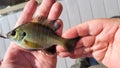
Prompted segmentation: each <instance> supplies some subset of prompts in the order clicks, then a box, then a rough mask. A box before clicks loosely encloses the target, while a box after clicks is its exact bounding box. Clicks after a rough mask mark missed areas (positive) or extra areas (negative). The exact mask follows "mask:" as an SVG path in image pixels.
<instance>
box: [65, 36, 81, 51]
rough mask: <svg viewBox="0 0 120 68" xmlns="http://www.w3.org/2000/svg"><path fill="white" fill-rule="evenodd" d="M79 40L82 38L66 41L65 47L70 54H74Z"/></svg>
mask: <svg viewBox="0 0 120 68" xmlns="http://www.w3.org/2000/svg"><path fill="white" fill-rule="evenodd" d="M79 39H80V37H77V38H73V39H67V40H66V42H65V46H64V47H65V48H66V49H67V51H68V52H70V53H73V52H74V49H75V47H76V44H77V42H78V40H79Z"/></svg>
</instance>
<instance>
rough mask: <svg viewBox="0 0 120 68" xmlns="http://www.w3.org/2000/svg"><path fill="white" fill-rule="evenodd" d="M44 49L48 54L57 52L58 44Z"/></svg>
mask: <svg viewBox="0 0 120 68" xmlns="http://www.w3.org/2000/svg"><path fill="white" fill-rule="evenodd" d="M43 51H44V52H45V53H47V54H48V55H53V54H55V53H56V45H53V46H51V47H49V48H46V49H43Z"/></svg>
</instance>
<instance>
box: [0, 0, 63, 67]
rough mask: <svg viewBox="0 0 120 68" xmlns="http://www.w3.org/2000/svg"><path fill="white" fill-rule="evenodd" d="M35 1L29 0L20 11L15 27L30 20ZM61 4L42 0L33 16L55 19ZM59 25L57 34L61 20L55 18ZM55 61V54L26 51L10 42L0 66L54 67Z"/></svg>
mask: <svg viewBox="0 0 120 68" xmlns="http://www.w3.org/2000/svg"><path fill="white" fill-rule="evenodd" d="M31 5H32V6H31ZM36 7H37V3H36V2H35V0H30V1H29V2H28V3H27V4H26V6H25V8H24V10H23V12H22V13H21V15H20V17H19V19H18V21H17V24H16V27H17V26H19V25H21V24H23V23H26V22H28V21H30V20H31V19H32V16H33V14H34V13H35V10H36ZM61 11H62V6H61V4H60V3H57V2H55V1H54V0H43V2H42V4H41V5H40V6H39V8H38V10H36V13H35V16H34V18H35V17H36V16H44V17H46V18H48V19H49V20H56V19H58V17H59V16H60V14H61ZM56 23H58V24H60V25H61V27H60V28H59V29H58V30H57V31H56V33H57V34H58V35H61V32H62V21H61V20H57V22H56ZM56 62H57V54H55V55H46V53H43V52H41V51H26V50H24V49H22V48H20V47H19V46H17V45H16V44H15V43H11V45H10V47H9V48H8V50H7V52H6V54H5V56H4V58H3V61H2V62H1V63H0V64H1V65H0V67H1V68H55V67H56Z"/></svg>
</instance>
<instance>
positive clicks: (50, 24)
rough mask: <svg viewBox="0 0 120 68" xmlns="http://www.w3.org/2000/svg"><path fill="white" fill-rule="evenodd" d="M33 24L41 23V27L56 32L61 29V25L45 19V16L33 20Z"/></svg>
mask: <svg viewBox="0 0 120 68" xmlns="http://www.w3.org/2000/svg"><path fill="white" fill-rule="evenodd" d="M31 22H33V23H39V24H41V25H44V26H47V27H49V28H51V29H52V30H54V31H56V30H57V29H58V28H59V24H58V23H56V20H52V21H49V20H48V19H47V18H45V17H43V16H37V17H35V18H33V19H32V21H31Z"/></svg>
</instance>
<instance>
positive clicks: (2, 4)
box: [0, 0, 120, 68]
mask: <svg viewBox="0 0 120 68" xmlns="http://www.w3.org/2000/svg"><path fill="white" fill-rule="evenodd" d="M27 1H28V0H0V33H2V34H3V35H6V33H7V32H8V31H10V30H12V29H13V28H14V25H15V23H16V21H17V20H18V18H19V15H20V14H21V12H22V10H23V8H24V6H25V4H26V2H27ZM37 1H38V3H39V4H40V3H41V2H42V0H37ZM57 1H58V2H60V3H61V4H62V5H63V12H62V14H61V16H60V18H61V19H62V20H63V22H64V29H63V32H64V31H66V30H67V29H69V28H71V27H72V26H75V25H78V24H80V23H82V22H84V21H87V20H91V19H94V18H109V17H112V16H120V0H57ZM9 43H10V41H9V40H4V39H1V38H0V59H2V58H3V57H4V54H5V52H6V50H7V48H8V47H9ZM74 61H75V59H70V58H60V57H58V63H57V68H70V66H71V65H72V64H74V63H75V62H74Z"/></svg>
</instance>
